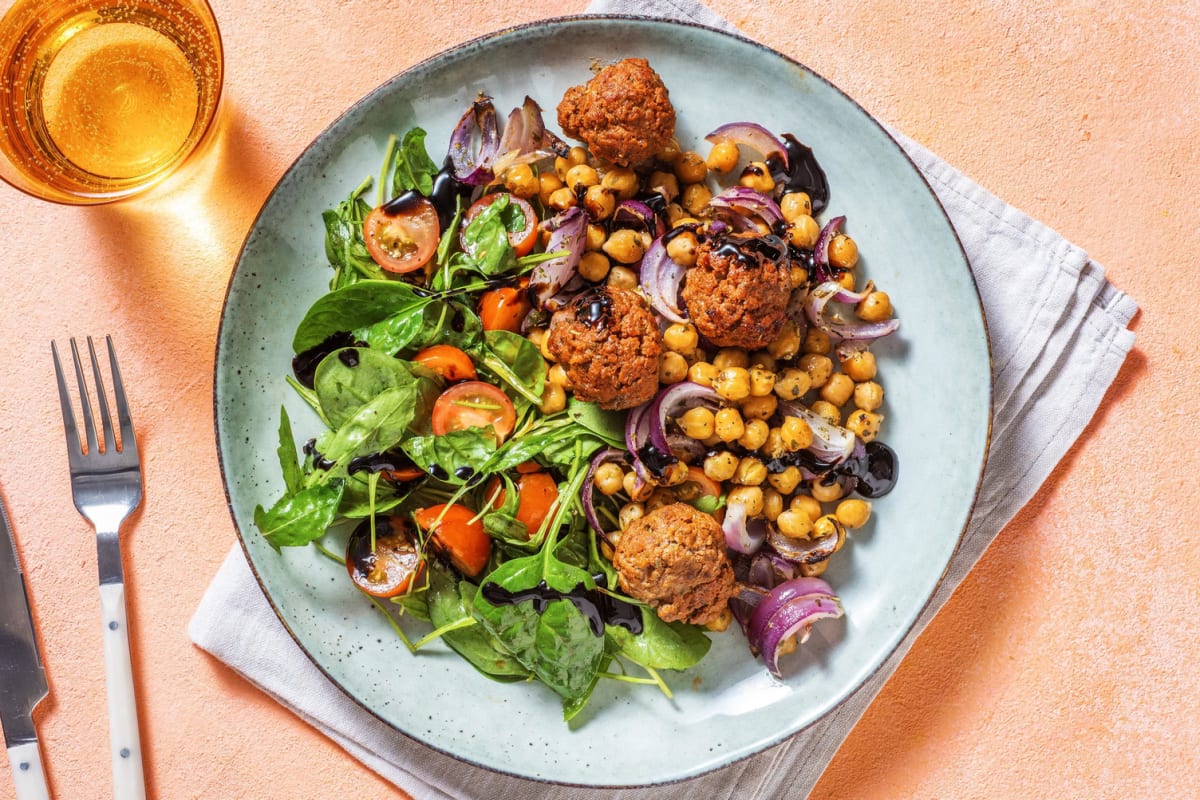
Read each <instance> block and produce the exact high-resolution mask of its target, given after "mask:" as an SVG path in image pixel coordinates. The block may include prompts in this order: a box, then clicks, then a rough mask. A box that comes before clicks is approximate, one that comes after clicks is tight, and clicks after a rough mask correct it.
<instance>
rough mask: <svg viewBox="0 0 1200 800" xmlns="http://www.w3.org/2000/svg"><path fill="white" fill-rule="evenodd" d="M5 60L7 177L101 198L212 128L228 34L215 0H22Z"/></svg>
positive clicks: (184, 150) (2, 51)
mask: <svg viewBox="0 0 1200 800" xmlns="http://www.w3.org/2000/svg"><path fill="white" fill-rule="evenodd" d="M0 69H2V70H3V71H2V73H0V151H2V155H3V157H4V161H6V162H7V164H0V168H3V170H4V174H3V177H4V178H5V179H6V180H8V181H9V182H10V183H13V184H15V185H17V186H18V187H19V188H23V189H26V190H27V191H29V190H31V187H32V191H33V192H34V193H35V194H38V193H39V191H38V189H39V188H40V190H41V192H40V193H41V194H42V195H43V196H47V197H49V198H50V199H62V198H60V197H58V195H60V194H61V195H64V196H75V197H77V198H79V197H82V198H90V199H94V200H97V201H101V200H104V199H112V198H114V197H119V196H123V195H125V194H129V193H131V192H132V191H136V190H138V189H140V188H144V187H145V186H147V185H150V184H152V183H155V182H157V180H159V179H161V178H162V177H164V176H165V175H166V174H167V173H169V172H170V171H172V170H173V168H174V167H175V166H177V165H178V164H179V163H180V162H181V161H182V160H183V159H184V158H186V157H187V155H188V154H189V153H191V152H192V151H193V149H194V148H195V147H196V145H197V144H198V143H199V142H200V140H201V139H202V138H203V137H204V135H205V133H206V132H207V130H208V128H209V127H210V124H211V122H212V119H213V116H214V114H215V111H216V106H217V103H218V101H219V98H220V92H221V79H222V74H221V73H222V55H221V42H220V36H219V34H218V32H217V27H216V23H215V21H214V20H213V18H212V14H211V11H210V10H209V8H208V6H207V5H206V4H205V3H204V0H195V2H186V1H184V0H116V1H114V0H107V1H106V0H83V1H81V0H17V3H16V4H14V5H13V6H12V8H10V9H9V11H8V13H7V14H6V15H5V16H4V19H3V20H0Z"/></svg>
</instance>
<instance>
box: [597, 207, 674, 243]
mask: <svg viewBox="0 0 1200 800" xmlns="http://www.w3.org/2000/svg"><path fill="white" fill-rule="evenodd" d="M610 227H611V228H613V229H614V230H616V229H618V228H633V229H635V230H643V231H646V232H647V233H649V234H650V235H651V236H661V235H662V234H663V229H664V228H665V227H666V226H665V225H664V224H663V222H662V220H661V219H659V216H658V214H656V213H654V209H652V208H650V206H648V205H646V204H645V203H643V202H642V201H641V200H622V201H621V202H620V203H618V204H617V207H616V209H614V210H613V215H612V225H611V226H610Z"/></svg>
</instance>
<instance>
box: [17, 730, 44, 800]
mask: <svg viewBox="0 0 1200 800" xmlns="http://www.w3.org/2000/svg"><path fill="white" fill-rule="evenodd" d="M8 763H9V764H11V765H12V776H13V785H14V786H15V788H16V790H17V795H16V796H17V800H49V798H50V790H49V789H47V788H46V771H45V770H44V769H43V768H42V754H41V753H40V752H38V743H37V740H36V739H34V740H33V741H32V742H24V743H22V744H15V745H13V746H12V747H10V748H8Z"/></svg>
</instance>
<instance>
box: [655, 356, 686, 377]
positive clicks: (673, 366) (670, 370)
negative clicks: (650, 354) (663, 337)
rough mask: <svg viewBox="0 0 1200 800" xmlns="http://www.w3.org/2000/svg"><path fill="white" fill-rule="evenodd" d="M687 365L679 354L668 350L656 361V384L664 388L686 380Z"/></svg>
mask: <svg viewBox="0 0 1200 800" xmlns="http://www.w3.org/2000/svg"><path fill="white" fill-rule="evenodd" d="M687 373H688V363H687V360H686V359H685V358H684V357H683V356H681V355H679V353H675V352H672V351H670V350H668V351H667V352H665V353H663V354H662V357H661V358H660V359H659V361H658V382H659V383H661V384H663V385H664V386H670V385H671V384H673V383H679V382H680V381H682V380H684V379H685V378H687Z"/></svg>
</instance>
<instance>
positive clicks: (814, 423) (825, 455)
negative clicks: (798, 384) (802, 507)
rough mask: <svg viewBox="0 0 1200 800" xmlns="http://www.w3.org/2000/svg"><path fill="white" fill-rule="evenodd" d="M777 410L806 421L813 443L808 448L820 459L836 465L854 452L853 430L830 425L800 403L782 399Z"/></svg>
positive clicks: (855, 440) (855, 439)
mask: <svg viewBox="0 0 1200 800" xmlns="http://www.w3.org/2000/svg"><path fill="white" fill-rule="evenodd" d="M779 412H780V413H781V414H783V415H784V416H785V417H800V418H801V419H803V420H804V421H805V422H807V423H808V427H810V428H812V432H813V443H812V444H811V445H810V446H809V447H808V450H809V452H811V453H812V454H813V455H815V456H816V457H817V458H818V459H820V460H821V461H823V462H825V463H827V464H830V465H836V464H840V463H842V462H843V461H845V460H846V459H847V458H849V457H850V456H851V454H853V453H854V448H855V445H856V444H857V443H858V438H857V437H856V436H855V435H854V433H853V432H851V431H849V430H847V429H845V428H843V427H841V426H840V425H831V424H830V423H829V420H827V419H825V418H824V417H822V416H821V415H820V414H817V413H815V412H813V411H810V410H809V409H808V408H805V407H804V406H803V405H801V404H800V403H788V402H786V401H782V402H780V403H779Z"/></svg>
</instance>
